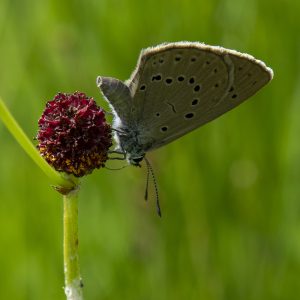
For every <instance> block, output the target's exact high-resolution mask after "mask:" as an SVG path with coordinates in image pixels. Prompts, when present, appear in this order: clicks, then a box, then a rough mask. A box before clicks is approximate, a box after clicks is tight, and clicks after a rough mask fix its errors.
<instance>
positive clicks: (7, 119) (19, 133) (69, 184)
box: [0, 98, 76, 189]
mask: <svg viewBox="0 0 300 300" xmlns="http://www.w3.org/2000/svg"><path fill="white" fill-rule="evenodd" d="M0 119H2V121H3V123H4V125H5V126H6V127H7V129H8V130H9V131H10V132H11V134H12V135H13V136H14V137H15V139H16V140H17V142H18V143H19V144H20V145H21V147H22V148H23V149H24V150H25V152H26V153H27V154H28V155H29V156H30V157H31V158H32V159H33V161H34V162H35V163H36V164H37V165H38V166H39V167H40V168H41V169H42V170H43V171H44V172H45V174H46V175H47V176H48V177H49V178H50V180H51V182H52V183H53V185H56V186H59V187H63V188H66V189H72V188H73V187H74V186H75V185H76V182H73V181H72V180H70V179H68V178H65V177H64V176H63V175H62V174H61V173H59V172H57V171H55V170H54V169H53V168H52V167H51V166H50V165H49V164H48V163H47V162H46V161H45V160H44V158H43V157H41V155H40V153H39V152H38V150H37V149H36V148H35V146H34V145H33V144H32V142H31V141H30V140H29V138H28V137H27V136H26V134H25V133H24V131H23V130H22V128H21V127H20V126H19V124H18V123H17V121H16V120H15V119H14V117H13V116H12V114H11V113H10V111H9V110H8V108H7V107H6V105H5V103H4V102H3V100H2V99H1V98H0Z"/></svg>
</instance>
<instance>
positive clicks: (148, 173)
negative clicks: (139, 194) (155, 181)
mask: <svg viewBox="0 0 300 300" xmlns="http://www.w3.org/2000/svg"><path fill="white" fill-rule="evenodd" d="M145 161H146V165H147V181H146V189H145V197H144V199H145V200H146V201H147V200H148V187H149V175H150V170H149V164H148V161H147V160H146V158H145Z"/></svg>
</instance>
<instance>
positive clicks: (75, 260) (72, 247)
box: [63, 189, 83, 300]
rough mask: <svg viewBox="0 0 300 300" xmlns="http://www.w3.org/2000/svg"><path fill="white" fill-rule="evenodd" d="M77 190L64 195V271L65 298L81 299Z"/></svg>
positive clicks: (69, 299)
mask: <svg viewBox="0 0 300 300" xmlns="http://www.w3.org/2000/svg"><path fill="white" fill-rule="evenodd" d="M78 190H79V189H76V190H73V191H72V192H70V193H69V194H67V195H64V197H63V201H64V273H65V294H66V296H67V300H82V299H83V298H82V287H83V285H82V281H81V276H80V269H79V254H78Z"/></svg>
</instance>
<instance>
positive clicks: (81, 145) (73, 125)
mask: <svg viewBox="0 0 300 300" xmlns="http://www.w3.org/2000/svg"><path fill="white" fill-rule="evenodd" d="M38 125H39V131H38V134H37V139H38V141H39V145H38V149H39V151H40V153H41V155H42V156H43V157H44V158H45V159H46V161H47V162H48V163H49V164H50V165H52V166H53V167H54V168H55V169H56V170H57V171H61V172H66V173H69V174H73V175H75V176H76V177H81V176H84V175H86V174H89V173H91V172H92V171H93V170H94V169H95V168H100V167H103V166H104V163H105V162H106V160H107V158H108V157H107V151H108V149H109V147H110V146H111V145H112V141H111V128H110V125H109V124H107V123H106V120H105V114H104V111H103V110H102V109H101V108H100V107H99V106H97V104H96V102H95V101H94V100H93V98H89V97H87V96H86V95H85V94H84V93H80V92H75V93H74V94H64V93H59V94H57V95H56V96H55V98H54V100H52V101H49V102H47V105H46V108H45V110H44V112H43V114H42V116H41V118H40V119H39V122H38Z"/></svg>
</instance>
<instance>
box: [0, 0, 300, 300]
mask: <svg viewBox="0 0 300 300" xmlns="http://www.w3.org/2000/svg"><path fill="white" fill-rule="evenodd" d="M299 11H300V2H299V1H297V0H285V1H280V0H274V1H270V0H232V1H229V0H227V1H224V0H219V1H218V0H212V1H211V0H210V1H209V0H207V1H204V0H201V1H192V0H185V1H180V0H177V1H167V0H151V1H148V0H144V1H141V0H131V1H130V0H126V1H117V0H98V1H83V0H82V1H79V0H78V1H61V0H60V1H58V0H56V1H38V0H32V1H12V0H10V1H9V0H1V1H0V70H1V72H0V95H1V96H2V97H3V99H4V100H5V101H6V103H7V105H8V106H9V108H10V110H11V111H12V112H13V114H14V116H15V117H16V118H17V120H18V121H19V123H20V124H21V126H22V127H23V128H24V130H25V132H26V133H27V134H28V136H29V137H34V136H35V135H36V131H37V120H38V118H39V116H40V115H41V112H42V110H43V108H44V105H45V102H46V101H47V100H50V99H51V98H53V96H54V95H55V94H56V93H57V92H59V91H62V92H73V91H75V90H80V91H83V92H86V93H87V94H88V95H89V96H93V97H95V99H96V100H97V102H98V103H99V104H101V105H104V106H105V107H107V106H106V104H105V103H104V101H103V99H102V98H101V96H100V94H99V92H98V89H97V87H96V84H95V79H96V76H97V75H107V76H114V77H117V78H120V79H123V80H124V79H127V78H128V77H129V75H130V73H131V72H132V70H133V68H134V66H135V64H136V61H137V57H138V55H139V52H140V49H141V48H144V47H148V46H151V45H156V44H158V43H161V42H164V41H179V40H191V41H202V42H205V43H207V44H212V45H222V46H224V47H227V48H234V49H237V50H239V51H241V52H248V53H251V54H252V55H254V56H256V57H257V58H260V59H262V60H264V61H265V62H266V63H267V64H268V65H269V66H271V67H272V68H273V69H274V73H275V77H274V80H273V81H272V82H271V83H270V84H269V85H267V86H266V87H265V88H264V89H263V90H262V91H261V92H259V93H258V94H257V95H256V96H254V97H253V98H252V99H251V100H250V101H248V102H246V103H245V104H243V105H241V106H240V107H238V108H237V109H235V110H233V111H231V112H229V113H227V114H226V115H224V116H222V117H221V118H219V119H218V120H216V121H214V122H212V123H210V124H207V125H205V126H204V127H202V128H201V129H199V130H197V131H194V132H193V133H190V134H188V135H187V136H185V137H183V138H181V139H180V140H178V141H176V142H174V143H172V144H170V145H168V146H166V147H164V148H162V149H159V150H157V151H155V152H153V153H151V154H150V155H149V158H150V160H151V162H152V164H153V167H154V169H155V172H156V177H157V181H158V183H159V192H160V198H161V205H162V210H163V218H162V219H159V218H158V217H157V215H156V213H155V201H154V198H153V197H150V200H151V201H149V202H148V203H145V202H144V201H143V195H144V188H145V180H146V169H145V168H143V169H138V168H133V167H128V168H125V169H123V170H121V171H109V170H106V169H102V170H100V171H95V172H94V173H93V174H92V175H90V176H88V177H87V178H85V179H84V180H83V182H82V189H81V193H80V200H79V201H80V204H79V206H80V207H79V234H80V262H81V272H82V276H83V280H84V285H85V288H84V294H85V299H131V300H134V299H145V300H148V299H149V300H150V299H151V300H152V299H157V300H160V299H205V300H210V299H212V300H221V299H230V300H234V299H243V300H245V299H247V300H248V299H249V300H250V299H253V300H254V299H255V300H258V299H264V300H265V299H299V297H300V284H299V282H300V139H299V137H300V71H299V70H300V21H299ZM117 165H119V166H120V165H122V163H120V164H117ZM113 166H116V164H114V165H113ZM0 170H1V173H0V198H1V201H0V228H1V230H0V299H13V300H23V299H33V300H35V299H43V300H48V299H58V300H60V299H64V298H65V297H64V293H63V289H62V287H63V261H62V199H61V197H60V195H59V194H58V193H56V192H55V191H54V190H53V189H52V188H51V187H50V186H49V181H48V179H47V178H46V176H44V174H43V173H42V172H41V171H40V169H39V168H38V167H37V166H36V165H35V164H34V163H33V162H32V161H31V160H30V158H28V157H27V155H26V154H25V153H24V151H23V150H22V149H21V148H20V146H19V145H18V144H17V143H16V141H15V140H14V139H13V138H12V136H11V135H10V134H9V133H8V131H7V130H6V128H4V126H3V123H2V122H0Z"/></svg>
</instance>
